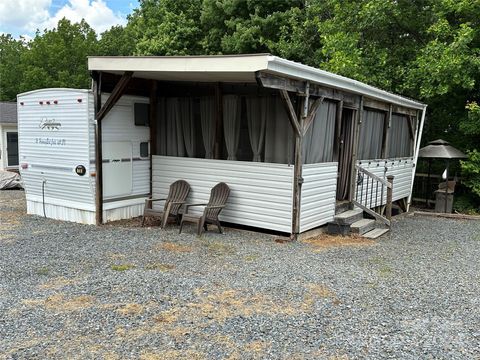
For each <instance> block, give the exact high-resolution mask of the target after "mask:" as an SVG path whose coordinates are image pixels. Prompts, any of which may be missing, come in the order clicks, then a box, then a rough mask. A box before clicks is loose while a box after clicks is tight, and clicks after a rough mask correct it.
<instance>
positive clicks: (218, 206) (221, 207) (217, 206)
mask: <svg viewBox="0 0 480 360" xmlns="http://www.w3.org/2000/svg"><path fill="white" fill-rule="evenodd" d="M224 207H225V205H210V206H207V207H206V208H207V209H223V208H224Z"/></svg>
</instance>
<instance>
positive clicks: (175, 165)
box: [153, 156, 293, 233]
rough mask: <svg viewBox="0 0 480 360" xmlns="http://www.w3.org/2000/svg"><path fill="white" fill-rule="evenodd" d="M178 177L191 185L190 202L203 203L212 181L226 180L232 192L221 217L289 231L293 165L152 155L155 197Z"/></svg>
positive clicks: (165, 190)
mask: <svg viewBox="0 0 480 360" xmlns="http://www.w3.org/2000/svg"><path fill="white" fill-rule="evenodd" d="M179 179H183V180H186V181H187V182H189V183H190V186H191V187H192V191H191V192H190V195H189V198H188V202H189V203H206V202H207V201H208V199H209V196H210V190H211V188H212V187H213V186H215V184H217V183H218V182H222V181H223V182H225V183H227V184H228V186H229V187H230V189H231V193H230V197H229V199H228V203H227V206H226V208H225V209H224V210H223V211H222V213H221V215H220V219H221V220H222V221H226V222H231V223H235V224H242V225H248V226H255V227H259V228H264V229H270V230H276V231H282V232H288V233H290V232H291V225H292V196H293V166H288V165H284V164H266V163H260V162H258V163H256V162H244V161H228V160H210V159H197V158H182V157H169V156H153V194H154V197H155V198H164V197H166V195H167V194H168V189H169V186H170V184H171V183H173V182H174V181H175V180H179ZM157 206H162V205H157ZM192 210H193V209H192ZM200 210H202V208H201V207H200V208H198V209H195V210H194V211H200Z"/></svg>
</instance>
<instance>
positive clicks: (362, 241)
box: [302, 234, 375, 252]
mask: <svg viewBox="0 0 480 360" xmlns="http://www.w3.org/2000/svg"><path fill="white" fill-rule="evenodd" d="M302 242H303V243H305V244H308V245H310V246H311V247H312V248H313V249H314V251H317V252H320V251H325V250H328V249H330V248H336V247H344V246H370V245H373V244H375V241H373V240H371V239H366V238H364V237H361V236H359V235H350V236H340V235H328V234H321V235H319V236H316V237H312V238H309V239H305V240H303V241H302Z"/></svg>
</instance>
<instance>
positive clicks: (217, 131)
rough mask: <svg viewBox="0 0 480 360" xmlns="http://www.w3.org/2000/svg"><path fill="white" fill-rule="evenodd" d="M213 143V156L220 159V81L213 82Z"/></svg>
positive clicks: (221, 98) (221, 95)
mask: <svg viewBox="0 0 480 360" xmlns="http://www.w3.org/2000/svg"><path fill="white" fill-rule="evenodd" d="M215 107H216V112H215V114H216V115H215V145H214V149H213V152H214V158H215V159H220V157H221V156H222V149H223V94H222V87H221V84H220V83H217V84H215Z"/></svg>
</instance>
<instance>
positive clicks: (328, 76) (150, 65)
mask: <svg viewBox="0 0 480 360" xmlns="http://www.w3.org/2000/svg"><path fill="white" fill-rule="evenodd" d="M88 70H90V71H101V72H107V73H112V74H117V75H122V74H124V73H125V72H130V71H131V72H133V77H139V78H145V79H154V80H166V81H196V82H250V83H255V82H256V73H257V72H264V73H268V74H272V75H278V76H282V77H284V78H289V79H296V80H305V81H309V82H311V83H313V84H318V85H322V86H325V87H330V88H333V89H338V90H343V91H345V92H349V93H352V94H358V95H364V96H366V97H368V98H371V99H375V100H379V101H383V102H386V103H390V104H393V105H398V106H403V107H406V108H410V109H416V110H423V109H425V107H426V105H425V104H422V103H420V102H418V101H415V100H412V99H409V98H406V97H404V96H400V95H396V94H392V93H389V92H387V91H384V90H381V89H379V88H376V87H374V86H371V85H367V84H365V83H362V82H360V81H356V80H353V79H349V78H347V77H344V76H340V75H337V74H333V73H330V72H328V71H324V70H320V69H316V68H314V67H311V66H307V65H304V64H300V63H297V62H294V61H290V60H286V59H282V58H279V57H277V56H273V55H270V54H250V55H208V56H90V57H89V58H88Z"/></svg>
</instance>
